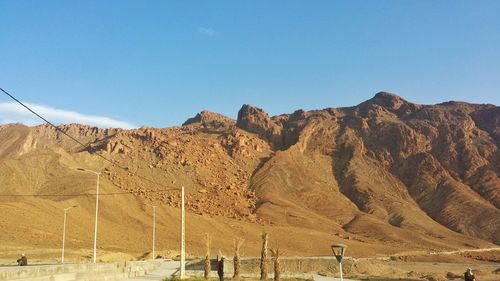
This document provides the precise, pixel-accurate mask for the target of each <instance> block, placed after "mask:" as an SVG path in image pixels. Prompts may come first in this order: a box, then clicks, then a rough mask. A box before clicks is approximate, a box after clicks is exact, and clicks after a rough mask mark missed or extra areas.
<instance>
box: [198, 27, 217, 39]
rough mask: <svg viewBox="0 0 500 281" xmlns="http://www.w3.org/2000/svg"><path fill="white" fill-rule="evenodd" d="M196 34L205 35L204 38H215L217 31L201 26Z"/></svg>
mask: <svg viewBox="0 0 500 281" xmlns="http://www.w3.org/2000/svg"><path fill="white" fill-rule="evenodd" d="M198 33H200V34H203V35H206V36H210V37H212V36H215V35H217V31H216V30H215V29H213V28H211V27H204V26H201V27H199V28H198Z"/></svg>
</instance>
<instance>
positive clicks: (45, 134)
mask: <svg viewBox="0 0 500 281" xmlns="http://www.w3.org/2000/svg"><path fill="white" fill-rule="evenodd" d="M61 129H62V130H64V131H65V132H67V133H68V134H70V135H71V136H73V137H75V138H77V139H78V140H80V141H82V142H84V143H86V144H88V146H87V147H86V148H82V147H81V146H79V145H78V144H76V143H74V142H73V141H72V140H70V139H69V138H67V137H66V136H64V135H63V134H61V133H59V132H56V131H55V130H54V129H53V128H51V127H49V126H47V125H43V126H37V127H31V128H30V127H25V126H23V125H19V124H11V125H4V126H0V192H1V194H2V195H18V196H2V197H0V211H1V212H2V214H1V216H0V219H1V225H2V227H1V230H0V242H1V244H2V245H4V246H3V247H4V248H5V249H7V250H9V249H10V250H13V249H20V248H22V247H24V248H36V247H38V248H47V249H51V248H54V249H55V248H57V247H59V245H60V236H61V231H62V211H61V210H62V208H63V207H67V206H70V205H73V204H76V205H78V206H79V208H76V209H74V210H71V213H70V214H71V215H72V217H70V220H69V221H68V223H71V224H70V225H69V229H68V237H69V242H68V247H70V248H73V249H87V248H90V247H91V245H92V234H93V232H92V231H93V222H94V221H93V215H94V213H93V212H94V210H95V209H94V207H95V206H94V204H95V197H94V195H93V194H94V193H95V176H93V175H92V174H89V173H82V172H80V171H78V170H77V168H78V167H84V168H88V169H93V170H99V171H102V182H101V183H102V186H101V188H102V190H101V192H102V193H104V194H105V195H103V196H101V198H100V200H101V201H100V202H101V206H100V210H101V211H100V215H101V216H100V235H99V247H100V249H101V251H103V252H113V251H120V252H126V253H131V254H133V256H134V257H137V256H138V255H140V254H141V253H144V252H146V251H148V249H149V248H148V247H149V243H150V242H149V239H150V227H151V210H150V209H148V207H147V206H145V205H144V204H145V203H147V204H156V205H158V206H159V209H158V220H159V221H158V228H159V231H158V233H159V234H158V235H159V239H158V243H159V245H158V246H157V247H158V248H159V249H163V250H167V249H172V250H175V249H177V248H178V247H177V245H178V232H179V208H178V207H179V206H180V193H179V191H178V190H175V189H177V188H179V187H180V186H184V187H185V188H186V191H187V195H186V202H187V203H186V204H187V205H186V208H187V210H188V212H189V215H188V251H190V252H191V253H192V254H197V253H201V251H202V250H201V249H202V248H203V241H202V239H201V237H202V236H203V233H206V232H208V233H211V234H212V235H213V236H214V244H213V245H214V247H216V248H220V249H223V251H226V252H229V251H230V248H231V246H232V239H233V238H234V237H236V236H242V237H244V238H246V240H247V242H246V253H247V254H256V253H257V252H258V243H259V234H260V232H261V231H263V230H266V231H268V232H270V234H271V243H272V244H273V245H279V246H280V247H281V248H283V249H285V253H287V254H302V255H314V254H327V253H328V252H329V247H328V245H329V244H330V243H331V242H343V243H345V244H347V245H349V247H350V249H351V250H350V253H351V254H352V255H358V256H366V255H374V254H375V253H377V252H382V253H395V252H398V251H409V250H427V249H429V250H430V249H449V248H468V247H488V246H492V244H494V243H497V244H498V243H500V210H499V207H500V179H499V173H500V152H499V150H498V146H499V144H500V108H499V107H498V106H495V105H476V104H468V103H463V102H446V103H442V104H437V105H417V104H413V103H410V102H408V101H405V100H404V99H402V98H400V97H398V96H396V95H393V94H389V93H378V94H376V95H375V96H374V97H373V98H372V99H370V100H368V101H365V102H363V103H361V104H359V105H357V106H353V107H346V108H326V109H322V110H314V111H308V112H306V111H302V110H297V111H295V112H294V113H292V114H283V115H279V116H274V117H270V116H269V115H268V114H267V113H265V112H264V111H263V110H261V109H259V108H256V107H253V106H250V105H244V106H243V107H242V108H241V109H240V111H239V113H238V118H237V120H232V119H230V118H228V117H225V116H222V115H220V114H217V113H211V112H206V111H204V112H201V113H199V114H198V115H196V116H195V117H193V118H191V119H189V120H187V121H186V122H185V123H184V124H183V125H182V126H180V127H172V128H164V129H155V128H140V129H137V130H121V129H107V130H103V129H98V128H92V127H88V126H82V125H77V124H72V125H62V126H61ZM97 154H100V155H102V156H105V157H106V158H109V159H112V160H113V161H114V162H115V163H116V165H112V164H110V163H108V162H106V161H104V160H103V159H101V158H100V157H98V156H97ZM172 189H174V190H172ZM122 193H125V194H122ZM113 194H114V195H113ZM21 195H22V196H21ZM27 195H40V196H27ZM42 195H43V196H42ZM83 251H84V250H83ZM54 255H55V254H54Z"/></svg>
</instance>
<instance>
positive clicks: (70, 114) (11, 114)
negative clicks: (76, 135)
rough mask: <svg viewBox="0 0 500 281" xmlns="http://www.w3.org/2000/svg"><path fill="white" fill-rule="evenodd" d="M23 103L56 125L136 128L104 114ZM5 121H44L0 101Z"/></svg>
mask: <svg viewBox="0 0 500 281" xmlns="http://www.w3.org/2000/svg"><path fill="white" fill-rule="evenodd" d="M24 104H25V105H26V106H28V107H29V108H31V109H32V110H33V111H35V112H36V113H38V114H40V115H41V116H42V117H44V118H45V119H47V120H49V121H50V122H52V123H53V124H56V125H57V124H69V123H78V124H85V125H90V126H96V127H101V128H122V129H133V128H137V126H135V125H133V124H130V123H127V122H123V121H119V120H115V119H111V118H108V117H104V116H95V115H85V114H81V113H78V112H74V111H68V110H62V109H56V108H51V107H48V106H45V105H37V104H30V103H24ZM7 123H22V124H25V125H28V126H34V125H39V124H42V123H44V121H43V120H41V119H39V118H38V117H36V116H35V115H34V114H33V113H31V112H29V111H28V110H27V109H26V108H24V107H23V106H21V105H20V104H18V103H14V102H4V103H0V124H7Z"/></svg>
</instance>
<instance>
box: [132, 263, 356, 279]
mask: <svg viewBox="0 0 500 281" xmlns="http://www.w3.org/2000/svg"><path fill="white" fill-rule="evenodd" d="M178 274H179V262H178V261H167V262H165V263H163V264H162V265H161V266H160V267H159V268H158V269H156V270H154V271H152V272H151V273H149V274H147V275H145V276H141V277H133V278H128V279H123V281H160V280H164V279H165V277H169V276H172V275H178ZM186 274H187V275H188V276H193V275H197V276H199V275H200V274H201V273H200V272H198V271H196V272H195V271H191V270H187V271H186ZM244 277H255V279H258V277H259V276H257V275H255V276H246V275H245V276H244ZM294 277H297V278H303V279H310V278H311V277H312V278H313V280H314V281H337V280H340V278H334V277H327V276H321V275H318V274H298V275H296V276H294ZM344 280H345V281H359V280H356V279H347V278H344Z"/></svg>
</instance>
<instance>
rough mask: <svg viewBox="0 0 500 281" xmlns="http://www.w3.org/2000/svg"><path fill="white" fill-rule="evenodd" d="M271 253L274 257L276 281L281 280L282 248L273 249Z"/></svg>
mask: <svg viewBox="0 0 500 281" xmlns="http://www.w3.org/2000/svg"><path fill="white" fill-rule="evenodd" d="M271 253H272V254H273V257H274V281H280V278H281V268H280V259H279V258H280V248H279V247H277V248H276V249H271Z"/></svg>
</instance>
